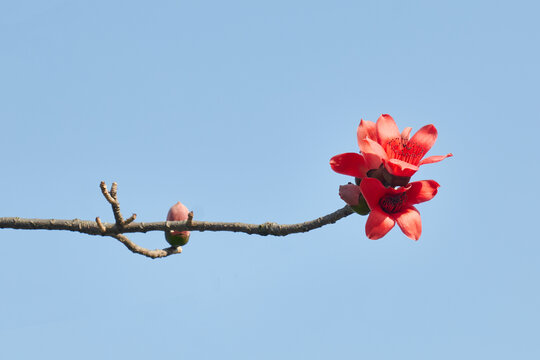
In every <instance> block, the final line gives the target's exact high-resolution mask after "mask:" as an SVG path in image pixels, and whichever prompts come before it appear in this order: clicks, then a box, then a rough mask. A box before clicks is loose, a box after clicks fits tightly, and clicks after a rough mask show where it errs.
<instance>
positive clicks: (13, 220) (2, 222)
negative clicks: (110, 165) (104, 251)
mask: <svg viewBox="0 0 540 360" xmlns="http://www.w3.org/2000/svg"><path fill="white" fill-rule="evenodd" d="M352 213H353V210H352V209H351V208H350V207H349V206H345V207H343V208H341V209H339V210H336V211H334V212H333V213H331V214H328V215H325V216H322V217H319V218H317V219H314V220H311V221H306V222H303V223H298V224H284V225H280V224H276V223H272V222H266V223H263V224H245V223H239V222H210V221H192V222H191V225H189V224H188V223H187V222H188V221H187V220H186V221H161V222H133V223H131V224H128V225H126V226H124V227H123V228H122V229H119V228H118V227H117V226H116V224H111V223H102V225H103V227H104V228H105V232H103V231H102V229H101V228H100V227H99V226H98V225H97V223H96V222H95V221H87V220H79V219H73V220H60V219H24V218H18V217H3V218H0V229H25V230H68V231H75V232H80V233H83V234H89V235H109V236H110V235H116V234H120V233H146V232H149V231H166V230H177V231H184V230H189V231H232V232H242V233H246V234H256V235H262V236H266V235H273V236H286V235H289V234H295V233H303V232H308V231H311V230H314V229H318V228H320V227H323V226H325V225H328V224H333V223H335V222H336V221H338V220H340V219H342V218H344V217H346V216H349V215H351V214H352Z"/></svg>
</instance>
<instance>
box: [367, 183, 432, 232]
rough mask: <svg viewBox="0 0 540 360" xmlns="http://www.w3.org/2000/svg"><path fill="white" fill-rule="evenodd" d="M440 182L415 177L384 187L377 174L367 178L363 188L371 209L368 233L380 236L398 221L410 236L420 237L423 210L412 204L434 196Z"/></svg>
mask: <svg viewBox="0 0 540 360" xmlns="http://www.w3.org/2000/svg"><path fill="white" fill-rule="evenodd" d="M438 188H439V184H438V183H437V182H435V181H433V180H422V181H415V182H412V183H410V184H408V185H407V186H405V187H400V188H397V189H394V188H391V187H389V188H387V187H384V186H383V185H382V184H381V182H380V181H379V180H377V179H374V178H367V177H366V178H364V179H362V182H361V183H360V190H361V191H362V195H363V196H364V198H365V199H366V202H367V204H368V206H369V208H370V209H371V212H370V213H369V217H368V219H367V221H366V235H367V237H368V238H370V239H372V240H376V239H380V238H382V237H383V236H384V235H386V234H387V233H388V232H389V231H390V229H392V228H393V227H394V225H395V224H396V222H397V224H398V225H399V227H400V228H401V230H402V231H403V233H404V234H405V235H407V237H409V238H411V239H413V240H418V239H419V238H420V234H421V233H422V222H421V219H420V213H419V212H418V210H416V208H415V207H414V206H413V205H414V204H419V203H421V202H424V201H428V200H431V199H432V198H433V197H434V196H435V195H436V194H437V189H438Z"/></svg>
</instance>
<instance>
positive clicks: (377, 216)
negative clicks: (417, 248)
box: [366, 209, 396, 240]
mask: <svg viewBox="0 0 540 360" xmlns="http://www.w3.org/2000/svg"><path fill="white" fill-rule="evenodd" d="M395 224H396V222H395V220H394V219H392V218H391V217H390V216H388V214H386V213H385V212H383V211H381V210H380V209H375V210H373V209H372V210H371V212H370V213H369V217H368V219H367V221H366V236H367V237H368V238H370V239H371V240H377V239H380V238H382V237H383V236H384V235H386V234H387V233H388V232H389V231H390V229H392V228H393V227H394V225H395Z"/></svg>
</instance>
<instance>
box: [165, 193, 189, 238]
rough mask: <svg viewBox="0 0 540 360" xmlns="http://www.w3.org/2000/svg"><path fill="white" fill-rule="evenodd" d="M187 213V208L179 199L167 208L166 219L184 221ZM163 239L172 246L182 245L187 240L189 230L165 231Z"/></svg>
mask: <svg viewBox="0 0 540 360" xmlns="http://www.w3.org/2000/svg"><path fill="white" fill-rule="evenodd" d="M188 215H189V210H188V208H187V207H185V206H184V204H182V203H181V202H180V201H179V202H177V203H176V204H174V205H173V206H172V207H171V208H170V209H169V213H168V214H167V221H186V220H187V219H188ZM165 239H166V240H167V242H168V243H169V244H171V245H172V246H183V245H186V244H187V242H188V241H189V231H176V230H169V231H165Z"/></svg>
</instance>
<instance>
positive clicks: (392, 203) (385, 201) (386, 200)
mask: <svg viewBox="0 0 540 360" xmlns="http://www.w3.org/2000/svg"><path fill="white" fill-rule="evenodd" d="M406 202H407V195H406V193H402V194H398V195H386V196H383V197H382V198H381V199H380V200H379V205H380V206H381V209H382V210H383V211H384V212H386V213H387V214H395V213H398V212H400V211H401V210H402V209H403V206H404V205H405V203H406Z"/></svg>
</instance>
